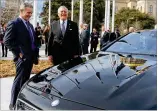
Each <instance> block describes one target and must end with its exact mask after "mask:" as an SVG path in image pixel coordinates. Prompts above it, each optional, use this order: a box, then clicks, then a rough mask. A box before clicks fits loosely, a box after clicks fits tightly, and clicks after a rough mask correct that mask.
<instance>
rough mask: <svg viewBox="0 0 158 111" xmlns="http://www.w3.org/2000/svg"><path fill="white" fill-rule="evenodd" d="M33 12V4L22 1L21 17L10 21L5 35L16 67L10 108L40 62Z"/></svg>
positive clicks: (5, 42)
mask: <svg viewBox="0 0 158 111" xmlns="http://www.w3.org/2000/svg"><path fill="white" fill-rule="evenodd" d="M32 12H33V6H32V5H31V4H30V3H27V2H25V3H22V4H21V5H20V15H19V17H18V18H16V19H15V20H11V21H10V22H9V23H8V25H7V28H6V32H5V36H4V45H5V46H6V47H7V48H9V50H10V51H12V53H13V55H14V59H13V61H14V62H15V67H16V75H15V79H14V82H13V86H12V91H11V101H10V105H9V109H10V110H13V109H14V106H15V103H16V99H17V96H18V93H19V91H20V90H21V88H22V86H23V84H24V83H25V82H26V81H27V80H28V79H29V78H30V74H31V70H32V67H33V64H38V57H37V45H36V44H35V43H36V42H35V32H34V28H33V25H32V24H31V23H30V22H29V20H30V18H31V16H32Z"/></svg>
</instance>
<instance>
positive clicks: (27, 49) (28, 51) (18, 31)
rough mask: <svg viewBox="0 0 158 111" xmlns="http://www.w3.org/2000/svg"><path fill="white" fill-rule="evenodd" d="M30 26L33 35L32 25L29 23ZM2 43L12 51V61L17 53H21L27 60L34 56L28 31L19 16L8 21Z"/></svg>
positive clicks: (16, 56)
mask: <svg viewBox="0 0 158 111" xmlns="http://www.w3.org/2000/svg"><path fill="white" fill-rule="evenodd" d="M30 26H31V28H32V31H33V34H34V37H35V33H34V29H33V26H32V25H31V24H30ZM34 40H35V39H34ZM34 42H35V41H34ZM4 45H5V46H6V47H8V48H9V49H10V50H11V51H12V53H13V55H14V61H16V60H17V59H18V58H19V53H22V54H23V55H24V57H25V58H26V59H29V60H33V59H35V58H36V57H35V52H36V51H33V50H32V48H31V39H30V35H29V31H28V30H27V28H26V26H25V24H24V23H23V21H22V19H21V18H17V19H15V20H12V21H10V22H9V23H8V25H7V28H6V32H5V36H4ZM35 46H36V44H35Z"/></svg>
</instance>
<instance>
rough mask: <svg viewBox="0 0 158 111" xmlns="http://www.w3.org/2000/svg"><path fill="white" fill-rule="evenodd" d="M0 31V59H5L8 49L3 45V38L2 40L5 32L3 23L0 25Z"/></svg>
mask: <svg viewBox="0 0 158 111" xmlns="http://www.w3.org/2000/svg"><path fill="white" fill-rule="evenodd" d="M0 30H1V33H0V43H1V45H2V57H7V52H8V48H7V47H6V46H5V45H4V43H3V38H4V35H5V31H6V24H5V23H1V29H0Z"/></svg>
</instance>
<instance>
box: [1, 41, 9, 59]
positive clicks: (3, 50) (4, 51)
mask: <svg viewBox="0 0 158 111" xmlns="http://www.w3.org/2000/svg"><path fill="white" fill-rule="evenodd" d="M1 44H2V57H4V56H5V57H7V51H8V48H7V47H6V46H4V44H3V43H1Z"/></svg>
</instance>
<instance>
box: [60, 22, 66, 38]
mask: <svg viewBox="0 0 158 111" xmlns="http://www.w3.org/2000/svg"><path fill="white" fill-rule="evenodd" d="M64 23H65V22H64V21H63V23H62V29H61V31H62V35H63V37H64V34H65V25H64Z"/></svg>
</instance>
